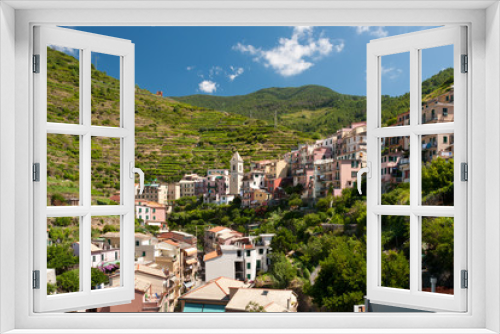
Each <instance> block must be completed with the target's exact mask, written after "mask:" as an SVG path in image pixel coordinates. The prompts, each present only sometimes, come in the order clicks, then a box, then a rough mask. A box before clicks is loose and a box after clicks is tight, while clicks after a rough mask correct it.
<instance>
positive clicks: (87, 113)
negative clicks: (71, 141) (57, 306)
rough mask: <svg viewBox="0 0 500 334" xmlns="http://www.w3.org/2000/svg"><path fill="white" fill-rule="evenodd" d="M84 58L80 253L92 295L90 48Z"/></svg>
mask: <svg viewBox="0 0 500 334" xmlns="http://www.w3.org/2000/svg"><path fill="white" fill-rule="evenodd" d="M82 53H83V57H82V59H81V62H80V63H81V65H80V67H81V71H82V72H83V73H82V74H83V75H82V79H81V82H82V84H81V89H80V92H81V95H80V97H81V98H80V101H81V106H82V109H81V112H80V118H81V120H82V125H83V127H84V128H85V129H86V131H85V134H84V135H82V136H81V147H82V149H81V151H80V163H81V165H80V189H81V198H82V200H83V201H82V202H83V203H82V204H83V206H84V207H85V210H86V214H85V216H83V219H82V226H81V227H80V235H81V242H80V246H81V249H82V251H81V253H80V287H81V288H82V291H83V292H84V293H89V294H90V289H91V267H92V265H91V252H90V244H91V242H92V236H91V233H92V217H91V216H90V210H89V209H90V205H91V199H92V198H91V197H92V180H91V176H92V160H91V153H92V148H91V147H92V146H91V140H92V137H91V134H90V125H91V115H92V95H91V94H92V84H91V77H92V73H91V69H92V68H91V63H92V61H91V51H90V49H89V48H85V49H83V52H82Z"/></svg>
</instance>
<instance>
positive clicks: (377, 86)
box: [367, 27, 467, 312]
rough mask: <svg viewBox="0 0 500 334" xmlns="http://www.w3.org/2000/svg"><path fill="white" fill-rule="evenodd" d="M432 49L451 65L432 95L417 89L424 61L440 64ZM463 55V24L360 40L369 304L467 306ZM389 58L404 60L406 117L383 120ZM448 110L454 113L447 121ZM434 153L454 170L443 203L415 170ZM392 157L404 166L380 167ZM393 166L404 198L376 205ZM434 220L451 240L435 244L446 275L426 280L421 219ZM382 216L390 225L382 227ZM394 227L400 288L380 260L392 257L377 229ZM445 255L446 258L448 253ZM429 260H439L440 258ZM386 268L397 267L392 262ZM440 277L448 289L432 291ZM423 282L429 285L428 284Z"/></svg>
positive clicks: (434, 307) (422, 307)
mask: <svg viewBox="0 0 500 334" xmlns="http://www.w3.org/2000/svg"><path fill="white" fill-rule="evenodd" d="M440 47H447V48H448V49H447V50H452V51H451V52H449V54H450V62H449V63H451V64H453V70H452V71H453V76H454V78H453V80H454V82H453V83H452V84H451V86H450V85H449V86H447V87H445V88H443V90H442V91H441V92H440V97H439V96H429V95H427V96H426V91H425V90H424V89H425V87H424V88H423V87H422V82H423V79H426V76H427V77H428V74H425V73H424V72H426V71H425V70H426V69H425V66H426V65H425V64H429V62H433V61H434V62H436V63H437V62H439V61H440V59H438V58H439V54H438V53H433V50H437V48H440ZM466 54H467V48H466V28H465V27H442V28H436V29H432V30H427V31H422V32H416V33H410V34H404V35H399V36H395V37H388V38H382V39H378V40H373V41H371V42H370V43H369V44H368V45H367V104H368V105H367V113H368V115H367V127H368V130H367V132H368V133H367V136H368V142H367V144H368V166H369V167H371V171H370V173H369V176H368V179H367V299H369V301H370V303H375V304H382V305H389V306H397V307H407V308H411V309H420V310H428V311H455V312H463V311H466V309H467V308H466V305H467V303H466V299H467V289H466V288H464V286H463V283H464V282H462V278H463V277H464V275H466V274H467V272H466V270H467V238H466V231H467V229H466V224H467V198H466V196H467V182H465V181H466V180H462V177H461V172H463V171H464V170H463V169H464V168H465V167H466V166H464V167H463V166H462V164H463V163H466V162H467V131H466V130H467V127H466V110H467V87H466V85H467V74H466V72H467V68H466V66H467V64H466V63H463V61H464V60H466V56H465V55H466ZM392 56H399V57H407V59H408V64H409V66H408V67H409V80H410V83H409V90H410V106H409V115H408V114H403V115H399V116H401V117H399V118H398V117H396V119H393V122H392V123H389V122H387V117H384V116H386V115H383V114H384V112H386V111H384V110H383V108H384V105H383V103H382V98H383V87H382V85H383V82H384V80H385V79H384V75H387V74H388V72H390V71H391V68H390V66H389V65H390V64H389V63H388V62H386V63H384V61H385V60H386V59H388V57H392ZM384 58H385V59H384ZM451 59H452V60H451ZM423 60H425V64H424V62H423ZM384 65H385V66H384ZM438 71H439V70H438ZM401 73H402V72H401ZM434 74H435V72H434ZM423 90H424V91H423ZM450 92H451V93H450ZM445 96H446V99H445ZM453 108H454V116H453V117H452V118H450V117H449V114H450V113H452V112H453ZM439 112H441V113H439ZM391 116H394V115H391ZM394 123H395V124H394ZM443 142H444V143H447V146H446V147H447V148H446V151H444V150H443V151H440V147H439V145H441V144H442V143H443ZM402 151H403V152H404V153H403V154H401V152H402ZM398 152H399V153H398ZM398 154H399V156H398ZM436 154H437V155H439V157H440V158H441V159H442V160H439V161H441V162H444V161H446V162H448V163H450V164H451V161H452V160H451V158H452V159H454V160H453V161H454V162H453V163H452V164H451V166H453V168H454V170H453V173H452V176H450V179H452V180H453V183H452V184H451V189H453V190H451V193H452V194H453V195H452V204H451V205H450V204H449V203H448V204H447V205H446V204H444V203H441V202H440V201H439V197H438V196H437V195H436V194H431V195H428V194H424V193H423V191H424V188H423V185H422V179H423V178H422V171H423V169H424V168H426V167H425V166H427V164H428V163H430V162H431V161H433V159H432V158H433V157H434V158H435V156H436ZM391 155H394V157H391ZM384 157H388V158H389V159H386V158H384ZM450 157H451V158H450ZM391 158H393V159H391ZM396 158H398V159H400V160H399V163H400V164H404V163H406V164H407V166H404V167H403V166H401V165H400V167H401V168H398V170H397V169H392V168H387V166H388V165H387V163H388V161H389V162H390V161H396ZM405 159H406V160H405ZM408 166H409V169H408ZM401 169H403V171H404V170H405V169H406V171H407V174H403V175H401V174H395V177H401V178H405V177H407V181H406V182H408V183H409V197H408V199H409V202H405V203H399V202H398V203H395V205H389V204H394V203H387V202H384V197H383V196H382V194H383V193H384V189H386V187H391V185H390V181H387V182H385V181H384V180H388V179H389V177H387V174H389V175H390V174H391V173H400V171H401ZM398 182H401V179H400V180H399V181H398ZM426 187H427V184H426ZM425 191H427V188H426V190H425ZM438 195H439V194H438ZM429 198H430V199H431V200H429ZM436 198H438V199H436ZM394 217H395V218H394ZM436 219H438V220H437V221H438V222H441V221H442V222H448V225H447V226H448V228H449V229H451V230H449V231H448V232H451V235H452V241H450V242H449V244H447V245H440V246H442V247H450V248H451V249H452V251H451V257H452V259H451V260H449V262H450V263H448V264H449V265H451V268H452V269H448V272H446V269H445V267H446V266H444V265H443V269H442V270H443V271H444V273H442V275H439V276H437V277H432V276H430V275H429V272H428V271H429V270H428V268H427V267H426V263H427V262H428V261H427V259H426V256H428V253H429V252H428V248H429V241H428V240H427V239H425V238H426V236H427V235H428V234H429V233H433V231H432V230H431V231H429V230H427V229H428V225H426V224H428V222H429V221H431V222H432V221H434V222H435V221H436ZM387 221H391V222H392V224H393V225H384V224H385V222H387ZM394 222H396V223H394ZM397 222H399V223H397ZM450 222H451V223H450ZM397 224H400V225H399V226H398V225H397ZM403 224H406V225H404V226H406V227H404V226H403ZM443 224H444V223H443ZM387 226H389V227H387ZM435 226H443V225H439V224H438V225H435ZM398 228H399V229H401V230H404V229H405V228H406V230H407V232H408V233H409V245H408V244H405V245H403V246H401V248H405V249H404V251H403V252H407V253H406V254H405V258H406V260H407V261H408V263H409V275H408V276H409V277H408V283H409V284H408V286H405V287H401V286H393V285H391V280H390V279H389V280H388V279H387V277H388V276H390V274H391V273H390V272H384V270H388V269H387V268H390V265H389V264H388V263H387V261H391V256H393V259H395V258H396V256H395V255H394V254H395V253H394V251H393V250H391V249H390V247H391V246H388V247H386V245H385V244H384V243H385V242H386V239H385V238H384V231H389V230H390V229H392V230H391V232H392V231H394V230H397V229H398ZM435 230H436V233H439V232H438V231H437V229H435ZM423 231H425V233H423ZM386 235H387V234H386ZM424 239H425V240H424ZM401 248H400V249H401ZM437 253H438V254H439V252H437ZM445 253H446V252H445ZM391 254H392V255H391ZM446 254H448V256H449V255H450V251H448V252H447V253H446ZM408 258H409V260H408ZM399 260H401V258H399ZM434 260H437V261H438V262H439V261H443V262H444V261H445V259H444V256H443V258H440V257H439V256H438V257H437V258H434ZM394 265H395V266H398V264H397V263H395V264H394ZM438 266H439V265H438ZM448 268H450V266H448ZM464 271H465V272H464ZM399 273H401V271H399ZM446 278H447V279H448V280H449V281H448V288H447V289H446V291H443V289H439V285H440V282H439V281H440V280H441V281H443V280H445V279H446ZM395 280H396V281H397V280H398V278H395ZM429 281H430V283H429ZM429 284H431V285H433V286H432V288H430V287H429ZM436 285H437V286H438V289H436ZM450 285H451V288H450Z"/></svg>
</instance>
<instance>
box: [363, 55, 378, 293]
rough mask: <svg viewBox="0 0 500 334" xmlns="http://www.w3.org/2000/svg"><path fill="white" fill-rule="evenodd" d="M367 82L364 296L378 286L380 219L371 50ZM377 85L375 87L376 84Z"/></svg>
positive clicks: (375, 78)
mask: <svg viewBox="0 0 500 334" xmlns="http://www.w3.org/2000/svg"><path fill="white" fill-rule="evenodd" d="M366 61H367V80H368V81H369V82H370V81H371V82H374V84H371V85H367V90H366V95H367V100H368V101H373V103H370V104H367V106H366V107H367V111H366V120H367V122H366V125H367V133H366V138H367V142H366V144H367V145H366V148H367V162H368V163H371V166H372V173H371V174H372V175H371V179H367V181H368V182H367V187H366V193H367V196H366V206H367V224H366V232H367V233H366V234H367V235H366V250H367V259H366V290H367V295H368V296H371V294H372V293H373V292H374V291H376V289H377V288H378V286H379V285H380V258H381V255H380V253H381V248H380V240H379V238H378V235H379V234H380V216H379V215H378V214H377V213H375V211H374V208H375V207H376V206H377V205H379V204H380V202H379V198H378V197H379V195H378V194H379V193H380V166H381V163H380V139H379V138H378V137H377V136H376V134H375V130H376V129H377V128H378V127H379V125H380V108H381V98H380V96H381V95H380V87H381V86H380V82H381V81H380V80H381V78H380V66H381V65H380V62H381V61H380V57H378V56H377V55H375V54H373V53H372V52H371V49H370V48H368V49H367V57H366ZM377 83H378V84H377Z"/></svg>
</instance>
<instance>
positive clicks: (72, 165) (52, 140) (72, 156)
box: [47, 134, 80, 206]
mask: <svg viewBox="0 0 500 334" xmlns="http://www.w3.org/2000/svg"><path fill="white" fill-rule="evenodd" d="M79 189H80V136H73V135H60V134H47V206H63V205H80V193H79Z"/></svg>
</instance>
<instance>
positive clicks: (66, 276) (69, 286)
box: [56, 269, 80, 292]
mask: <svg viewBox="0 0 500 334" xmlns="http://www.w3.org/2000/svg"><path fill="white" fill-rule="evenodd" d="M56 280H57V286H58V287H59V289H60V290H61V291H63V292H77V291H78V290H79V289H80V271H79V270H78V269H75V270H70V271H66V272H64V273H62V274H61V275H58V276H57V278H56Z"/></svg>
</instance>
